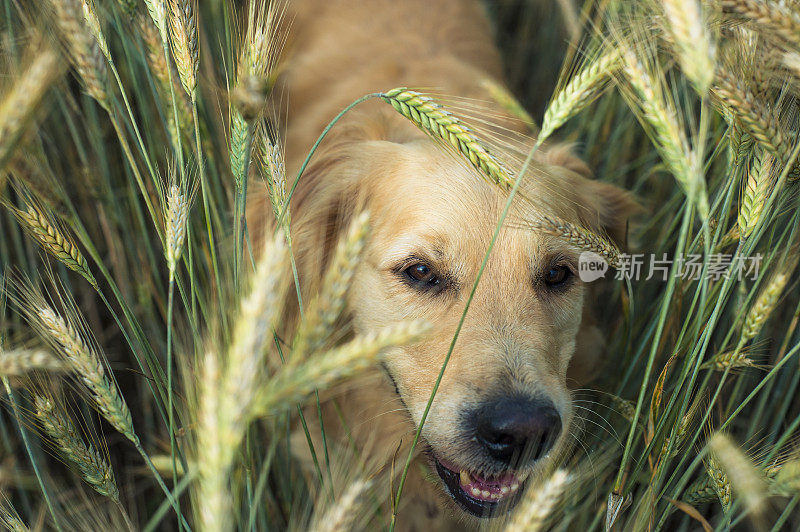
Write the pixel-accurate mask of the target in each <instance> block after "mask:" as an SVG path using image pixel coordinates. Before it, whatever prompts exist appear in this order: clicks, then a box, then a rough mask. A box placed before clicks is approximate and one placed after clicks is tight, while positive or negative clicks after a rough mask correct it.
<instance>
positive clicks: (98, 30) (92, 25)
mask: <svg viewBox="0 0 800 532" xmlns="http://www.w3.org/2000/svg"><path fill="white" fill-rule="evenodd" d="M80 2H81V7H83V19H84V20H85V21H86V25H87V26H88V27H89V31H90V32H91V33H92V36H94V38H95V40H96V41H97V46H98V47H99V48H100V52H102V54H103V55H104V56H105V58H106V59H108V60H109V61H111V50H110V49H109V47H108V41H107V40H106V36H105V34H104V33H103V26H102V25H101V24H100V18H99V17H98V16H97V10H96V9H95V6H94V1H93V0H80Z"/></svg>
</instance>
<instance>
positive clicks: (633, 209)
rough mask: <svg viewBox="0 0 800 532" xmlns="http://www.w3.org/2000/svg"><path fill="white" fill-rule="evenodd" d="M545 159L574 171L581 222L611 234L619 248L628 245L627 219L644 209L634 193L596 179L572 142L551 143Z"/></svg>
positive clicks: (573, 176) (601, 232)
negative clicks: (576, 152)
mask: <svg viewBox="0 0 800 532" xmlns="http://www.w3.org/2000/svg"><path fill="white" fill-rule="evenodd" d="M545 160H546V161H547V163H548V164H550V165H553V166H559V167H562V168H566V169H567V170H569V171H570V173H571V174H572V180H573V183H572V187H573V190H574V192H575V193H576V194H578V200H577V203H578V216H579V218H580V222H581V224H582V225H584V226H586V227H588V228H590V229H592V230H593V231H595V232H597V233H599V234H601V235H606V236H608V237H609V238H610V239H611V240H612V241H613V242H614V243H615V244H616V245H617V246H618V247H619V248H620V249H625V248H626V247H627V246H626V244H627V242H626V237H627V230H628V222H629V220H630V219H631V217H633V216H634V215H636V214H638V213H640V212H641V211H642V208H641V206H640V205H639V203H638V202H637V201H636V200H635V199H634V196H633V195H632V194H631V193H630V192H627V191H625V190H622V189H621V188H619V187H616V186H614V185H611V184H609V183H603V182H602V181H597V180H595V179H593V176H592V171H591V170H590V169H589V166H588V165H587V164H586V163H585V162H584V161H583V160H582V159H580V158H579V157H577V156H576V155H575V154H574V153H573V151H572V146H571V145H569V144H556V145H554V146H552V147H551V148H550V149H548V150H547V152H546V155H545Z"/></svg>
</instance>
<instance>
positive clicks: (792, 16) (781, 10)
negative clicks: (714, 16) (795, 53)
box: [718, 0, 800, 46]
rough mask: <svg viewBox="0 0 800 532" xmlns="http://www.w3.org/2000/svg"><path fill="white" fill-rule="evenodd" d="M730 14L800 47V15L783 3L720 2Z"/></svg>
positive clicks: (726, 0)
mask: <svg viewBox="0 0 800 532" xmlns="http://www.w3.org/2000/svg"><path fill="white" fill-rule="evenodd" d="M718 2H719V5H720V6H722V8H723V9H724V10H725V11H727V12H729V13H736V14H738V15H741V16H743V17H745V18H747V19H750V20H751V21H753V22H754V23H755V24H756V25H757V26H760V27H761V28H763V29H764V30H767V31H766V32H765V34H766V35H769V34H775V35H778V36H780V37H781V38H782V39H784V40H786V41H788V42H789V43H791V44H794V45H795V46H797V45H800V15H798V13H797V11H796V10H793V9H792V8H791V7H789V6H787V5H786V4H784V3H783V2H781V3H778V2H773V1H764V0H718Z"/></svg>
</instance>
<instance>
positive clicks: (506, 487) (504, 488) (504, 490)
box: [500, 486, 508, 495]
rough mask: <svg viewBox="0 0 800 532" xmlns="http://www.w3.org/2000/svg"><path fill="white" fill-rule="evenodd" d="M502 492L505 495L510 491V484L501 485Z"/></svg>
mask: <svg viewBox="0 0 800 532" xmlns="http://www.w3.org/2000/svg"><path fill="white" fill-rule="evenodd" d="M500 493H502V494H503V495H505V494H507V493H508V486H500Z"/></svg>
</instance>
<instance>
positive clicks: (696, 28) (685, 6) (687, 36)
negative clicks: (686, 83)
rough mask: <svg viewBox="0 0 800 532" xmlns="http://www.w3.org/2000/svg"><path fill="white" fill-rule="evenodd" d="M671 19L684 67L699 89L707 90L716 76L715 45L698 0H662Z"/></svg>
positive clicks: (674, 42)
mask: <svg viewBox="0 0 800 532" xmlns="http://www.w3.org/2000/svg"><path fill="white" fill-rule="evenodd" d="M661 4H662V6H663V7H664V14H665V15H666V18H667V20H668V21H669V28H668V29H669V31H668V35H670V37H671V40H672V42H673V44H674V46H675V49H676V51H677V53H678V54H677V55H678V61H679V62H680V65H681V69H682V70H683V72H684V74H686V77H688V78H689V80H690V81H691V82H692V83H693V84H694V86H695V88H696V89H697V92H699V93H700V94H705V93H706V91H707V90H708V88H709V87H710V86H711V83H712V81H713V80H714V69H715V66H716V65H715V61H714V56H715V47H714V45H713V43H712V41H711V36H710V35H709V32H708V28H707V27H706V24H705V17H704V16H703V12H702V9H701V7H700V2H699V1H698V0H662V2H661Z"/></svg>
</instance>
